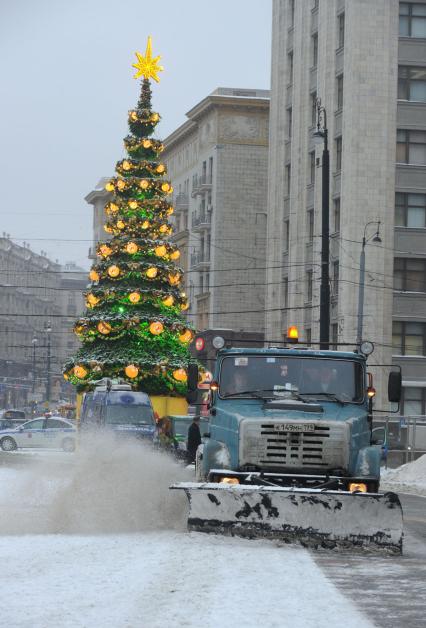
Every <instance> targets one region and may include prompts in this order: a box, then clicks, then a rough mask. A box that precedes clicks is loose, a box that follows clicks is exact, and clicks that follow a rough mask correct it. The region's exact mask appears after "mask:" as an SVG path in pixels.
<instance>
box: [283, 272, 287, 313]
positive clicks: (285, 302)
mask: <svg viewBox="0 0 426 628" xmlns="http://www.w3.org/2000/svg"><path fill="white" fill-rule="evenodd" d="M283 306H284V307H288V277H284V278H283Z"/></svg>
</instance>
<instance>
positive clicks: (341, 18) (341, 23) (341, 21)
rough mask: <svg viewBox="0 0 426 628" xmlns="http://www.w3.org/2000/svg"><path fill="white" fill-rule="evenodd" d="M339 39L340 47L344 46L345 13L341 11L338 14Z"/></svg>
mask: <svg viewBox="0 0 426 628" xmlns="http://www.w3.org/2000/svg"><path fill="white" fill-rule="evenodd" d="M337 29H338V33H337V41H338V48H343V46H344V45H345V14H344V13H341V14H340V15H338V16H337Z"/></svg>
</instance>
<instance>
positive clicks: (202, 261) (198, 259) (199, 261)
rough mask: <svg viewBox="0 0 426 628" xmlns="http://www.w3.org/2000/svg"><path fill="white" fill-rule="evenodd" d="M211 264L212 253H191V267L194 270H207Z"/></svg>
mask: <svg viewBox="0 0 426 628" xmlns="http://www.w3.org/2000/svg"><path fill="white" fill-rule="evenodd" d="M209 266H210V255H209V253H206V252H204V251H196V252H195V253H191V268H192V269H193V270H206V269H208V268H209Z"/></svg>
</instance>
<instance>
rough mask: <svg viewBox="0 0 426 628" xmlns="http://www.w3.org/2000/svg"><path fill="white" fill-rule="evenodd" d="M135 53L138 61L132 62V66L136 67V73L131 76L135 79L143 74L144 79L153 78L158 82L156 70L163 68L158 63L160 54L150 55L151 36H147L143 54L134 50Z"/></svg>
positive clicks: (160, 70)
mask: <svg viewBox="0 0 426 628" xmlns="http://www.w3.org/2000/svg"><path fill="white" fill-rule="evenodd" d="M135 55H136V56H137V58H138V63H132V67H134V68H136V69H137V72H136V74H134V75H133V78H135V79H137V78H139V77H140V76H143V77H144V78H146V79H150V78H153V79H154V81H156V82H157V83H159V82H160V79H159V78H158V72H162V71H163V70H164V68H163V66H162V65H158V62H159V60H160V59H161V56H160V55H158V57H154V58H153V57H152V39H151V36H149V37H148V43H147V44H146V50H145V56H143V55H141V53H140V52H135Z"/></svg>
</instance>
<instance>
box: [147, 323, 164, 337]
mask: <svg viewBox="0 0 426 628" xmlns="http://www.w3.org/2000/svg"><path fill="white" fill-rule="evenodd" d="M149 331H150V332H151V334H152V335H153V336H159V335H160V334H162V333H163V331H164V325H163V323H160V321H154V322H153V323H151V325H150V326H149Z"/></svg>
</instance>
